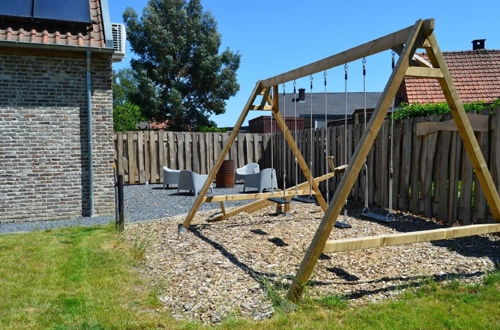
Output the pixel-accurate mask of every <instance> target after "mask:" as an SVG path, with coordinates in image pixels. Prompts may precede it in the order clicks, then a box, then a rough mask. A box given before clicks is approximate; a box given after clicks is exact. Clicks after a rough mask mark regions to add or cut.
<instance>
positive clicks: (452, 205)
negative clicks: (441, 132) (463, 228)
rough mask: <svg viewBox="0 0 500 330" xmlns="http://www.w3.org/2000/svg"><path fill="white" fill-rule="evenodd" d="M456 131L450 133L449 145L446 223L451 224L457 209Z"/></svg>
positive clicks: (457, 149) (458, 142)
mask: <svg viewBox="0 0 500 330" xmlns="http://www.w3.org/2000/svg"><path fill="white" fill-rule="evenodd" d="M459 139H460V138H459V136H458V134H457V133H456V132H453V133H451V147H450V162H449V173H450V176H449V182H450V185H449V194H448V225H452V224H453V222H455V221H456V216H457V210H456V205H457V203H456V201H457V195H458V194H457V183H458V178H457V176H458V175H459V166H458V164H459V161H458V160H459V159H460V157H459V155H458V153H459V151H460V141H459Z"/></svg>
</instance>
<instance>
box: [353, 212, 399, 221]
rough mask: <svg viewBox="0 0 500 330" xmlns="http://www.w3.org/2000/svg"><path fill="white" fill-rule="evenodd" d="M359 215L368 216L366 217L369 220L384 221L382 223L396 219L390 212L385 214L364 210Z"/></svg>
mask: <svg viewBox="0 0 500 330" xmlns="http://www.w3.org/2000/svg"><path fill="white" fill-rule="evenodd" d="M361 215H362V216H363V217H365V218H368V219H371V220H375V221H379V222H384V223H389V222H394V221H396V220H395V219H394V215H393V214H392V213H387V214H386V215H383V214H378V213H373V212H368V211H366V212H365V211H364V212H362V213H361Z"/></svg>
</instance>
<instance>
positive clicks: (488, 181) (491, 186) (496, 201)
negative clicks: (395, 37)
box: [424, 33, 500, 222]
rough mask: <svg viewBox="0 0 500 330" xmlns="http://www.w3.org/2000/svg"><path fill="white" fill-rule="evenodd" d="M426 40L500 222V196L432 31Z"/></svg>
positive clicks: (468, 148) (479, 176)
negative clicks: (441, 74)
mask: <svg viewBox="0 0 500 330" xmlns="http://www.w3.org/2000/svg"><path fill="white" fill-rule="evenodd" d="M427 40H428V44H427V43H425V44H424V47H425V48H426V51H427V55H428V56H429V60H430V62H431V63H432V66H433V67H435V68H440V69H441V72H442V73H443V78H442V79H438V82H439V85H440V86H441V89H442V90H443V93H444V96H445V98H446V102H448V105H449V107H450V112H451V115H452V116H453V119H454V120H455V123H456V125H457V128H458V133H459V134H460V137H461V138H462V142H463V144H464V147H465V150H466V151H467V154H468V155H469V157H470V159H471V162H472V166H473V168H474V173H475V174H476V177H477V179H478V181H479V184H480V185H481V188H482V189H483V193H484V196H485V197H486V201H487V203H488V205H489V207H490V210H491V213H492V214H493V217H494V218H495V219H496V221H497V222H500V198H499V196H498V191H497V190H496V187H495V183H494V182H493V178H492V177H491V173H490V171H489V170H488V165H487V164H486V161H485V160H484V157H483V154H482V152H481V147H480V146H479V143H478V142H477V139H476V136H475V135H474V130H473V129H472V126H471V124H470V121H469V118H468V117H467V114H466V113H465V110H464V106H463V104H462V102H461V101H460V98H459V96H458V92H457V90H456V89H455V85H454V84H453V80H452V79H451V76H450V72H449V71H448V66H447V65H446V62H445V61H444V58H443V54H442V53H441V50H440V49H439V46H438V43H437V41H436V37H435V36H434V33H432V34H431V35H430V36H429V37H428V38H427Z"/></svg>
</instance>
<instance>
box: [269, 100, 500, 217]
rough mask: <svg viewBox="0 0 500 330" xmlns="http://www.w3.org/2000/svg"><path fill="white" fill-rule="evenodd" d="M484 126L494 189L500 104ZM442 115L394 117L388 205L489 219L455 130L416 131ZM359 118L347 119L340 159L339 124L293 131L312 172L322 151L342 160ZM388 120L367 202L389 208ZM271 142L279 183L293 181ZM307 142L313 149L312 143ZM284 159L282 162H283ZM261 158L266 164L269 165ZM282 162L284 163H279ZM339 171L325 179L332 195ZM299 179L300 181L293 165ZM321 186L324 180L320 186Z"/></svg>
mask: <svg viewBox="0 0 500 330" xmlns="http://www.w3.org/2000/svg"><path fill="white" fill-rule="evenodd" d="M486 116H487V128H486V129H487V131H486V132H477V133H476V137H477V139H478V142H479V145H480V147H481V150H482V152H483V155H484V157H485V159H486V162H487V163H488V167H489V169H490V171H491V173H492V176H493V180H494V182H495V184H496V187H497V189H499V187H500V109H497V110H496V111H494V112H493V114H491V115H489V116H488V115H487V114H486ZM450 118H451V117H450V116H449V115H447V116H432V117H427V118H411V119H404V120H396V121H395V124H394V128H393V130H394V133H393V134H394V139H393V141H394V146H393V148H394V149H393V150H394V152H393V157H394V158H393V169H394V170H393V191H392V200H393V208H394V209H397V210H401V211H408V212H411V213H413V214H418V215H423V216H425V217H434V218H437V219H440V220H443V221H446V222H447V223H448V224H452V222H454V221H455V220H458V221H459V222H460V223H461V224H470V223H481V222H487V221H491V214H490V213H489V210H488V208H487V205H486V200H485V197H484V195H483V193H482V191H481V189H480V186H479V183H478V181H477V180H476V178H475V175H474V173H473V170H472V164H471V162H470V160H469V159H468V156H467V154H466V152H465V150H464V148H463V145H462V142H461V139H460V137H459V136H458V133H457V131H438V132H434V133H431V134H427V135H421V136H418V135H417V134H416V127H417V123H419V122H424V121H425V122H429V121H433V122H441V121H446V120H449V119H450ZM363 127H364V124H363V121H362V120H359V118H355V119H354V120H353V121H351V122H350V123H349V124H348V129H347V150H348V159H347V161H346V160H345V156H344V151H345V140H344V136H345V134H346V133H345V132H346V131H345V128H344V126H343V125H339V126H334V127H328V137H329V139H328V140H329V141H328V148H327V146H326V138H325V134H326V129H316V130H313V132H312V133H313V134H312V143H311V131H310V130H304V131H300V132H298V133H297V137H296V139H297V144H298V146H299V148H300V149H301V151H302V153H303V155H304V158H305V159H306V161H307V162H308V163H309V162H310V159H311V158H310V157H312V159H313V161H312V166H311V169H312V172H313V175H314V176H319V175H322V174H324V173H326V172H327V170H326V166H327V164H326V163H325V150H327V149H328V155H330V156H334V157H335V163H336V165H337V166H338V165H341V164H347V162H348V161H349V159H350V157H351V155H352V154H353V152H354V148H355V146H356V145H357V144H358V141H359V140H360V138H361V135H362V133H363ZM390 139H391V136H390V120H386V121H385V122H384V124H383V126H382V128H381V131H380V133H379V135H378V137H377V139H376V140H375V143H374V146H373V148H372V150H371V152H370V154H369V156H368V158H367V172H368V178H369V183H368V192H369V194H368V196H369V197H368V200H369V203H370V205H377V206H379V207H384V208H386V207H388V204H389V175H390V171H389V159H390ZM271 141H272V142H273V144H274V153H273V154H274V164H275V165H274V167H275V168H276V170H277V173H278V174H277V176H278V179H279V180H280V182H283V174H285V182H286V185H287V186H292V185H294V184H295V182H296V181H295V171H296V165H295V160H294V159H293V157H292V155H291V152H290V151H289V149H288V148H286V149H285V153H283V139H282V137H281V136H277V137H275V138H271ZM311 146H312V148H311ZM283 158H285V162H284V163H283ZM268 163H269V162H266V163H265V164H268ZM283 164H285V165H283ZM340 178H341V176H337V177H336V178H334V179H332V180H329V182H328V184H329V192H330V194H331V195H332V194H333V192H334V191H335V188H336V187H337V185H338V184H339V182H340ZM297 180H298V181H299V182H302V181H304V180H305V178H304V177H303V176H302V175H301V173H300V169H299V170H298V179H297ZM364 182H365V174H364V171H361V174H360V176H359V178H358V180H357V181H356V183H355V185H354V187H353V189H352V192H351V195H350V199H351V200H355V201H364V191H365V188H364V187H365V184H364ZM320 187H321V189H322V191H326V183H322V184H321V185H320Z"/></svg>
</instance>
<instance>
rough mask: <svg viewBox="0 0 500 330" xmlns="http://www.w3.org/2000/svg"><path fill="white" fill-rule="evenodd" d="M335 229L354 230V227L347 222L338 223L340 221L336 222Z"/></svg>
mask: <svg viewBox="0 0 500 330" xmlns="http://www.w3.org/2000/svg"><path fill="white" fill-rule="evenodd" d="M335 227H337V228H340V229H347V228H352V226H351V225H350V224H348V223H347V222H343V221H338V220H337V221H335Z"/></svg>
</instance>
